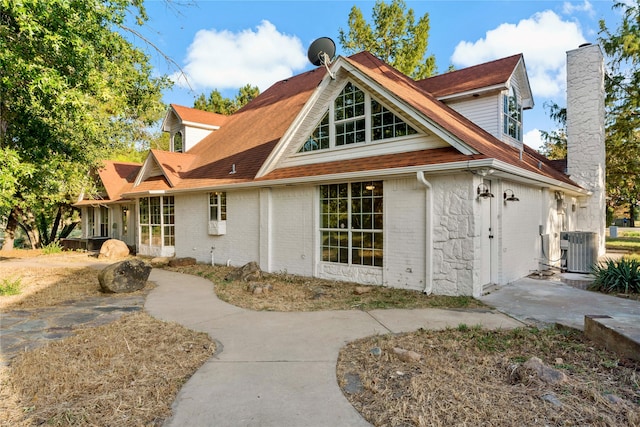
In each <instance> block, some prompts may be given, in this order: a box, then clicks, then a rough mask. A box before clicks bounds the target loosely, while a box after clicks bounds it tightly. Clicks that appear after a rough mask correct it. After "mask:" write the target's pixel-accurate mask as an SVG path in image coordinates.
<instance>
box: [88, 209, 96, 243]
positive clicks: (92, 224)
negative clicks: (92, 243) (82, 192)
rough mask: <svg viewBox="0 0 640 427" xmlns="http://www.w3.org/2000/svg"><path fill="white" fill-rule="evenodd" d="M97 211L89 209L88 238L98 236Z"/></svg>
mask: <svg viewBox="0 0 640 427" xmlns="http://www.w3.org/2000/svg"><path fill="white" fill-rule="evenodd" d="M95 214H96V210H95V209H94V208H93V207H89V208H87V237H93V236H95V235H96V233H95V232H96V217H95Z"/></svg>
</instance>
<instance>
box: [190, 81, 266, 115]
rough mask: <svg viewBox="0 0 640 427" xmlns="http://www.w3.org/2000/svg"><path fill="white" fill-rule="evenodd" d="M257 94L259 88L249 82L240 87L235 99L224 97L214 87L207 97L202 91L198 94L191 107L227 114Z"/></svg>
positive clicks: (236, 109)
mask: <svg viewBox="0 0 640 427" xmlns="http://www.w3.org/2000/svg"><path fill="white" fill-rule="evenodd" d="M258 95H260V89H258V87H257V86H251V85H250V84H247V85H245V86H243V87H241V88H240V89H239V90H238V94H237V95H236V97H235V99H230V98H225V97H223V96H222V94H221V93H220V91H219V90H218V89H214V90H212V91H211V93H210V94H209V96H208V97H206V96H205V95H204V93H202V94H200V95H199V96H198V97H197V98H196V100H195V101H194V102H193V108H197V109H198V110H204V111H210V112H212V113H218V114H225V115H229V114H233V113H235V112H236V111H238V110H239V109H240V108H242V107H244V106H245V105H246V104H248V103H249V102H250V101H251V100H252V99H254V98H255V97H257V96H258Z"/></svg>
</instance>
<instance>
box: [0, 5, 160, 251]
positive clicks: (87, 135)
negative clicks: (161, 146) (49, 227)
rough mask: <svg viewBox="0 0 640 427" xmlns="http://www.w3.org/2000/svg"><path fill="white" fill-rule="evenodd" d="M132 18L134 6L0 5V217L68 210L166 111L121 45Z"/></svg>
mask: <svg viewBox="0 0 640 427" xmlns="http://www.w3.org/2000/svg"><path fill="white" fill-rule="evenodd" d="M131 12H133V13H135V14H136V15H135V16H136V20H137V22H138V24H142V23H143V22H144V21H145V20H146V14H145V10H144V7H143V5H142V0H23V1H15V0H0V40H2V43H3V45H2V49H0V165H2V167H1V168H0V215H2V216H4V217H5V218H6V217H13V219H16V216H17V212H21V213H23V214H25V215H26V216H28V217H32V218H35V217H37V216H38V215H39V214H40V213H42V214H43V215H50V214H51V212H52V210H55V207H57V206H59V205H61V204H67V205H68V204H69V203H70V202H72V201H74V197H77V195H78V194H80V193H81V191H82V190H83V188H84V186H85V185H86V177H87V175H88V173H89V171H90V170H91V169H94V168H96V167H99V165H100V162H101V160H103V159H106V158H109V157H110V155H111V153H113V152H114V150H117V149H122V148H123V147H126V146H130V145H131V144H134V143H135V142H137V141H139V140H141V139H144V138H146V137H147V129H148V128H149V126H150V125H151V124H152V123H153V122H154V121H155V120H157V119H158V118H159V117H160V115H161V114H162V112H163V111H164V106H163V105H162V103H161V90H162V89H163V88H164V87H167V85H168V84H169V83H168V80H167V79H165V78H164V77H160V78H153V77H152V75H151V67H150V65H149V63H148V57H147V56H146V55H145V54H144V53H143V52H142V51H141V50H139V49H137V48H135V47H134V46H133V45H132V44H131V43H129V42H128V41H127V40H126V38H125V37H123V33H124V32H126V31H127V28H126V26H125V24H124V23H125V19H126V17H127V14H128V13H131ZM5 166H6V167H5ZM27 213H29V214H28V215H27ZM22 218H24V215H23V216H22ZM20 226H21V227H23V228H25V227H26V228H27V229H33V228H35V227H32V228H30V227H29V226H28V225H27V224H25V223H24V222H22V223H21V224H20ZM7 231H8V232H11V230H7ZM33 237H34V238H35V239H36V240H37V236H33ZM32 243H33V240H32Z"/></svg>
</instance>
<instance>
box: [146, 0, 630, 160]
mask: <svg viewBox="0 0 640 427" xmlns="http://www.w3.org/2000/svg"><path fill="white" fill-rule="evenodd" d="M374 4H375V2H374V1H338V0H333V1H331V0H325V1H304V0H302V1H300V0H299V1H243V0H236V1H217V0H205V1H184V2H181V1H179V0H147V1H146V2H145V6H146V8H147V12H148V14H149V21H148V23H147V24H146V25H145V27H144V28H143V29H142V33H143V34H144V36H145V37H146V38H147V39H148V40H149V41H151V42H152V43H153V44H154V45H155V46H156V47H157V48H158V49H160V50H161V51H162V52H163V53H164V54H166V55H168V56H169V57H170V58H171V59H172V60H173V61H175V63H177V64H178V65H179V66H180V67H181V68H182V70H183V71H184V72H185V73H186V75H187V77H188V81H189V85H187V84H186V83H185V79H184V77H183V76H181V75H180V72H179V70H178V69H177V67H176V66H175V65H173V64H171V63H170V62H168V61H166V60H165V59H164V58H163V57H162V55H160V54H158V53H157V52H156V51H154V50H153V49H149V48H148V47H147V48H146V50H147V51H148V53H149V55H151V56H152V58H153V60H152V64H153V65H154V67H155V71H156V73H158V74H167V75H171V76H173V78H174V80H175V81H176V84H175V85H174V88H173V89H172V90H168V91H166V92H165V94H164V101H165V102H166V103H176V104H181V105H185V106H192V105H193V100H194V99H195V97H197V96H198V95H199V94H201V93H205V94H207V95H208V94H209V92H210V91H211V90H212V89H218V90H220V91H221V92H222V93H223V95H225V96H229V97H233V96H235V94H236V93H237V91H238V88H239V87H241V86H244V85H245V84H247V83H250V84H252V85H255V86H258V87H260V89H261V90H265V89H266V88H267V87H269V86H270V85H271V84H273V83H275V82H276V81H278V80H282V79H284V78H287V77H290V76H292V75H295V74H299V73H301V72H304V71H307V70H309V69H311V68H313V65H311V64H310V63H309V62H308V61H307V59H306V58H307V57H306V52H307V48H308V46H309V45H310V44H311V42H312V41H313V40H315V39H316V38H318V37H330V38H332V39H333V40H334V41H335V42H336V44H337V45H338V52H337V53H338V54H339V55H340V54H344V52H343V51H342V49H341V48H340V46H339V43H338V32H339V29H340V28H342V29H344V30H348V16H349V12H350V10H351V8H352V7H353V6H354V5H355V6H357V7H358V8H360V10H361V11H362V13H363V16H364V17H365V18H366V19H368V20H370V18H371V10H372V8H373V5H374ZM406 4H407V7H408V8H411V9H413V10H414V13H415V15H416V17H420V16H422V15H424V14H425V13H428V14H429V18H430V23H431V30H430V33H429V46H428V52H429V53H432V54H434V55H435V57H436V63H437V67H438V73H442V72H446V71H447V69H448V67H449V66H450V65H453V66H455V67H456V68H458V69H459V68H464V67H467V66H471V65H475V64H479V63H482V62H486V61H491V60H493V59H498V58H502V57H505V56H509V55H513V54H516V53H523V54H524V59H525V64H526V66H527V70H528V73H529V80H530V83H531V87H532V91H533V95H534V100H535V107H534V108H533V110H529V111H525V113H524V122H523V126H524V132H525V143H527V144H529V145H531V146H532V147H534V148H536V147H538V146H539V144H540V138H539V134H538V130H539V129H542V130H547V131H548V130H552V129H553V128H554V124H553V122H552V121H551V120H550V119H548V117H547V113H546V111H545V109H544V104H545V103H547V102H549V101H552V102H556V103H558V104H560V105H562V106H564V103H565V67H564V65H565V59H566V56H565V52H566V51H567V50H571V49H575V48H577V47H578V46H579V45H580V44H582V43H585V42H593V43H595V42H597V38H598V29H599V27H598V22H599V20H600V19H604V20H605V22H606V23H607V25H608V27H609V28H613V29H615V28H617V26H618V24H619V22H620V16H619V15H618V12H617V11H613V10H612V5H613V1H612V0H607V1H594V0H592V1H586V0H582V1H520V0H511V1H486V0H482V1H478V0H476V1H472V0H467V1H461V0H448V1H444V0H441V1H433V0H432V1H406ZM139 44H140V43H139Z"/></svg>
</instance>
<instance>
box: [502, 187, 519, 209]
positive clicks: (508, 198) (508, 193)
mask: <svg viewBox="0 0 640 427" xmlns="http://www.w3.org/2000/svg"><path fill="white" fill-rule="evenodd" d="M503 196H504V197H503V198H504V204H505V205H506V204H507V202H519V201H520V199H518V198H517V197H516V195H515V194H513V190H511V189H507V190H504V195H503Z"/></svg>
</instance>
